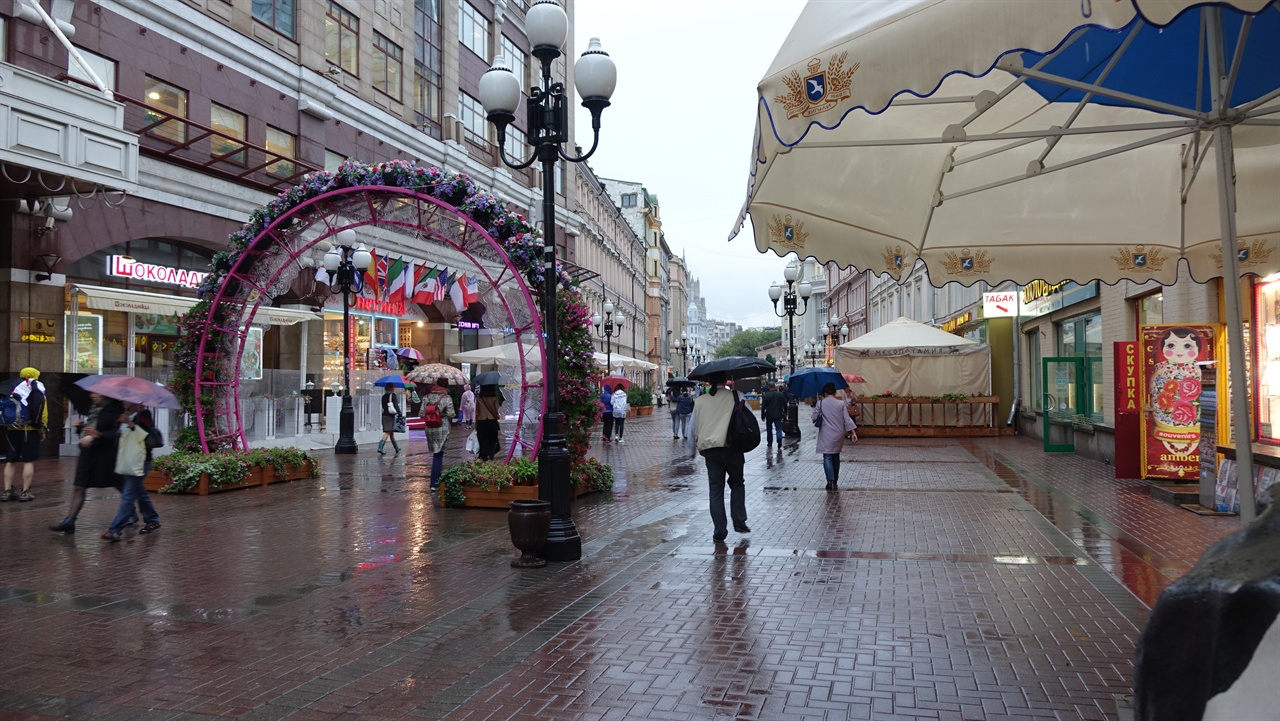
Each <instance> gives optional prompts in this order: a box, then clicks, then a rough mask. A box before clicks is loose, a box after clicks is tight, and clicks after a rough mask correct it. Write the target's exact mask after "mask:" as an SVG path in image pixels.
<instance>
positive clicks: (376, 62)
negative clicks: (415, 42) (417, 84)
mask: <svg viewBox="0 0 1280 721" xmlns="http://www.w3.org/2000/svg"><path fill="white" fill-rule="evenodd" d="M403 67H404V51H403V50H401V49H400V46H399V45H396V44H395V43H393V42H391V40H390V38H388V37H387V36H386V35H383V34H382V33H379V32H375V33H374V34H373V89H374V90H377V91H378V92H381V93H384V94H386V95H387V96H388V97H390V98H392V99H393V100H395V101H396V102H399V101H400V98H401V97H402V96H401V93H400V73H401V70H402V68H403Z"/></svg>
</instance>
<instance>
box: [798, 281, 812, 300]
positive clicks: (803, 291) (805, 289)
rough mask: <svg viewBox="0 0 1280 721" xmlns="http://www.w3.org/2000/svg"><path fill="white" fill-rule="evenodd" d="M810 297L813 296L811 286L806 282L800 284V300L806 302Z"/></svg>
mask: <svg viewBox="0 0 1280 721" xmlns="http://www.w3.org/2000/svg"><path fill="white" fill-rule="evenodd" d="M811 295H813V286H812V285H810V284H809V283H808V282H805V283H801V284H800V297H801V298H804V299H806V300H807V299H808V298H809V296H811Z"/></svg>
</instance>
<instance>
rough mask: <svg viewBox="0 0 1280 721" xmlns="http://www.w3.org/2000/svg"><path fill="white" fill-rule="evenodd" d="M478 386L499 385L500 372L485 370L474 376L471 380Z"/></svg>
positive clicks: (500, 380) (500, 381) (500, 382)
mask: <svg viewBox="0 0 1280 721" xmlns="http://www.w3.org/2000/svg"><path fill="white" fill-rule="evenodd" d="M471 382H472V383H475V384H476V385H478V386H500V385H502V374H500V373H498V371H486V372H484V373H481V374H480V375H478V376H476V377H475V378H474V379H473V380H472V381H471Z"/></svg>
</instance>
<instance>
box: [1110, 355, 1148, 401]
mask: <svg viewBox="0 0 1280 721" xmlns="http://www.w3.org/2000/svg"><path fill="white" fill-rule="evenodd" d="M1115 350H1116V357H1115V361H1116V394H1115V399H1116V413H1140V412H1141V411H1142V373H1141V371H1140V366H1139V364H1138V344H1137V343H1136V342H1134V341H1131V340H1130V341H1120V342H1118V343H1116V344H1115Z"/></svg>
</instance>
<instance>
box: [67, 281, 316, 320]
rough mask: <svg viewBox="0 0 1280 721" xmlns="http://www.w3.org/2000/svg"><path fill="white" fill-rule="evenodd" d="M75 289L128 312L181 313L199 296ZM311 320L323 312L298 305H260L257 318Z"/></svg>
mask: <svg viewBox="0 0 1280 721" xmlns="http://www.w3.org/2000/svg"><path fill="white" fill-rule="evenodd" d="M71 293H72V294H73V295H74V294H80V295H83V296H84V297H85V305H87V306H89V307H90V308H92V309H94V310H116V311H121V312H125V313H151V314H154V315H165V316H168V315H181V314H183V313H186V312H187V311H188V310H190V309H191V307H192V306H194V305H195V304H196V299H195V298H189V297H184V296H176V295H164V294H162V293H147V292H144V291H140V290H123V289H120V288H100V287H98V286H92V285H73V286H71ZM307 320H320V315H319V314H316V313H312V312H311V311H309V310H301V309H295V308H259V309H258V313H257V315H256V316H254V322H255V323H257V324H261V325H293V324H295V323H301V322H302V321H307Z"/></svg>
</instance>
